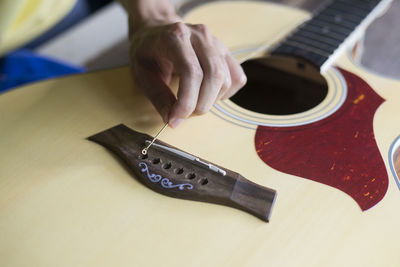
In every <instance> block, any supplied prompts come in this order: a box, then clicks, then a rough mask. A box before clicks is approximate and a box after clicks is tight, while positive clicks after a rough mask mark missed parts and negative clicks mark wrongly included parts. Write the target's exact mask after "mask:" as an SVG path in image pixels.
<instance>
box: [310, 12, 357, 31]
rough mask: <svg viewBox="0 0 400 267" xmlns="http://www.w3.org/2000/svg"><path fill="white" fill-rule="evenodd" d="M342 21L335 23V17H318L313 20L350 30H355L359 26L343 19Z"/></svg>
mask: <svg viewBox="0 0 400 267" xmlns="http://www.w3.org/2000/svg"><path fill="white" fill-rule="evenodd" d="M341 19H342V20H341V21H335V17H326V16H321V15H318V16H317V17H315V18H313V20H317V21H318V20H321V21H323V22H325V23H329V24H331V25H335V26H340V27H345V28H346V29H349V30H354V28H355V27H356V26H357V24H350V23H348V22H346V21H344V20H343V18H341Z"/></svg>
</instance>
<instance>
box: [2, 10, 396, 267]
mask: <svg viewBox="0 0 400 267" xmlns="http://www.w3.org/2000/svg"><path fill="white" fill-rule="evenodd" d="M306 18H308V14H307V13H305V12H304V11H299V10H296V9H292V8H287V7H283V6H279V5H273V4H266V3H260V2H257V3H241V2H236V3H229V2H225V3H219V4H216V5H210V6H204V7H201V8H199V9H196V10H194V11H193V12H192V13H190V14H188V16H187V20H188V21H190V22H193V23H195V22H197V21H198V20H201V21H202V22H203V23H206V24H207V25H208V26H209V28H210V29H211V31H212V32H213V33H214V34H216V35H217V36H218V37H219V38H220V39H222V41H223V42H224V43H226V44H228V46H229V48H230V49H232V50H237V49H244V48H246V47H247V48H248V47H255V46H257V45H259V44H260V43H264V44H265V43H273V41H274V40H275V39H276V34H280V33H282V32H287V31H289V30H290V29H293V28H294V27H295V26H296V25H297V24H299V23H300V22H301V21H303V20H304V19H306ZM242 51H245V50H242ZM253 52H254V51H253ZM251 53H252V51H249V52H248V53H238V54H237V56H238V58H244V57H247V56H249V55H250V54H251ZM349 54H350V53H345V54H343V55H342V56H341V57H340V59H339V60H338V61H337V65H339V66H340V67H342V68H344V69H346V70H349V71H351V72H353V73H354V74H356V75H358V76H360V77H362V78H363V79H364V80H365V81H367V82H368V83H369V84H370V85H371V86H372V87H373V88H374V89H375V91H376V92H377V93H378V94H379V95H381V96H382V97H384V98H385V99H386V100H387V101H386V102H385V103H383V105H382V106H381V107H380V108H379V109H378V111H377V113H376V115H375V119H374V131H375V135H376V139H377V143H378V147H379V149H380V152H381V155H382V157H383V158H384V161H385V164H386V167H387V170H388V174H389V189H388V192H387V193H386V196H385V198H384V199H383V200H382V201H381V202H380V203H378V205H377V206H375V207H373V208H371V209H370V210H368V211H365V212H361V210H360V208H359V207H358V205H357V204H356V203H355V202H354V201H353V200H352V199H351V198H350V197H349V196H347V195H346V194H344V193H343V192H341V191H339V190H336V189H333V188H330V187H328V186H325V185H323V184H319V183H315V182H312V181H309V180H305V179H300V178H298V177H294V176H291V175H287V174H284V173H280V172H278V171H275V170H273V169H272V168H270V167H268V166H267V165H266V164H265V163H263V162H262V161H261V160H260V159H259V157H258V155H257V153H256V151H255V149H254V130H253V129H249V128H245V127H239V126H237V125H235V124H232V123H230V122H227V121H225V120H222V119H220V118H219V117H217V116H215V115H214V114H215V113H209V114H207V115H204V116H199V117H193V118H190V119H188V120H187V121H185V122H184V123H183V124H182V125H181V126H180V127H178V128H177V129H175V130H170V129H168V130H167V131H166V132H165V133H164V134H163V136H162V138H161V139H162V141H164V142H167V143H169V144H171V145H173V146H176V147H179V148H181V149H182V150H185V151H188V152H190V153H192V154H195V155H197V156H199V157H202V158H205V159H207V160H210V161H212V162H215V163H216V164H218V165H221V166H224V167H226V168H229V169H231V170H233V171H235V172H238V173H241V174H243V175H244V176H245V177H247V178H249V179H251V180H252V181H253V182H256V183H259V184H261V185H264V186H267V187H270V188H273V189H276V190H277V191H278V197H277V200H276V203H275V207H274V210H273V212H272V216H271V221H270V223H265V222H263V221H261V220H259V219H257V218H255V217H253V216H251V215H247V214H244V213H243V212H240V211H237V210H235V209H231V208H226V207H222V206H218V205H211V204H206V203H199V202H192V201H183V200H179V199H173V198H168V197H165V196H163V195H159V194H156V193H154V192H152V191H151V190H149V189H148V188H146V187H145V186H143V185H141V184H140V183H139V182H138V181H137V180H136V179H135V178H134V177H132V176H131V175H130V173H129V172H128V171H127V170H126V168H124V167H123V165H121V163H120V162H119V161H117V160H116V159H115V157H113V156H112V155H111V154H110V153H109V152H108V151H107V150H105V149H104V148H102V147H101V146H99V145H96V144H94V143H92V142H89V141H87V140H86V138H87V137H88V136H90V135H92V134H94V133H97V132H99V131H102V130H104V129H107V128H109V127H111V126H114V125H117V124H119V123H124V124H126V125H128V126H129V127H132V128H134V129H136V130H138V131H142V132H146V133H149V134H152V135H153V134H155V133H156V131H157V130H158V129H159V128H160V127H161V126H162V121H161V119H160V118H159V115H157V113H156V111H155V110H154V108H153V107H152V106H151V104H150V103H149V102H148V100H146V99H145V98H144V96H143V95H142V94H141V93H140V92H138V90H137V89H136V88H135V86H134V84H133V83H132V81H131V78H130V73H129V69H128V68H119V69H113V70H107V71H101V72H95V73H89V74H84V75H77V76H71V77H66V78H61V79H57V80H50V81H46V82H41V83H36V84H32V85H30V86H26V87H23V88H20V89H17V90H14V91H11V92H8V93H6V94H3V95H1V96H0V125H1V131H0V151H1V153H0V212H1V216H0V265H1V266H44V267H45V266H52V267H53V266H257V267H258V266H352V267H354V266H393V267H394V266H399V265H400V258H399V257H398V247H399V245H398V244H399V238H400V228H399V227H398V226H399V224H400V215H399V213H398V212H397V210H398V205H399V203H400V192H399V189H398V188H397V186H396V183H395V181H394V178H393V176H392V174H391V172H390V166H389V161H388V156H387V155H388V153H389V148H390V145H391V143H392V142H393V141H394V140H395V138H396V137H397V136H398V135H399V133H400V125H399V124H398V123H397V118H398V117H399V115H400V109H399V104H398V101H399V99H400V85H399V81H397V80H391V79H386V78H383V77H380V76H377V75H375V74H371V73H369V72H368V71H367V70H365V69H363V68H361V67H359V66H358V65H357V64H356V63H354V62H353V61H352V60H351V59H350V58H349V57H348V55H349ZM330 71H331V73H334V71H333V70H330ZM330 71H328V74H327V75H329V73H330ZM328 80H329V79H328Z"/></svg>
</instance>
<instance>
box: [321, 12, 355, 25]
mask: <svg viewBox="0 0 400 267" xmlns="http://www.w3.org/2000/svg"><path fill="white" fill-rule="evenodd" d="M317 17H318V18H324V19H326V20H333V21H336V20H337V18H338V17H340V19H341V22H345V23H347V24H348V25H349V26H350V25H351V26H353V27H356V26H357V25H358V24H360V20H357V21H355V20H354V18H353V19H349V18H348V17H346V16H343V14H336V15H332V14H327V13H320V14H318V15H317Z"/></svg>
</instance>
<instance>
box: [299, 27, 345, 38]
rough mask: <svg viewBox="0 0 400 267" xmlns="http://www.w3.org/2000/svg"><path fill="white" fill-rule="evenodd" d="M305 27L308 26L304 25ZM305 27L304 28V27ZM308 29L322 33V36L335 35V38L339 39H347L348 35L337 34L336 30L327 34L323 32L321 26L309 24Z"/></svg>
mask: <svg viewBox="0 0 400 267" xmlns="http://www.w3.org/2000/svg"><path fill="white" fill-rule="evenodd" d="M304 28H306V27H304ZM304 28H303V29H304ZM307 30H309V31H311V32H314V33H316V34H320V35H322V36H328V37H333V38H335V39H337V40H342V41H343V40H344V39H346V37H347V36H346V35H342V34H337V33H335V32H330V33H329V34H326V33H323V32H321V28H319V27H315V26H313V25H307Z"/></svg>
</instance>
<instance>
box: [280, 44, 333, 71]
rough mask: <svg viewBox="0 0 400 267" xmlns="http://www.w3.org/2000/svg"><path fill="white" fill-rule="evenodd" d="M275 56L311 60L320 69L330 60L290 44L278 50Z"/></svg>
mask: <svg viewBox="0 0 400 267" xmlns="http://www.w3.org/2000/svg"><path fill="white" fill-rule="evenodd" d="M273 54H289V55H294V56H297V57H301V58H304V59H306V60H309V61H311V62H313V63H314V64H316V65H317V66H319V67H320V66H322V64H324V62H325V61H326V60H327V59H328V58H327V57H325V56H321V55H319V54H315V53H314V52H310V51H306V50H303V49H300V50H299V48H298V47H295V46H292V45H289V44H288V45H284V46H282V47H280V48H279V49H278V50H276V51H274V52H273Z"/></svg>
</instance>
